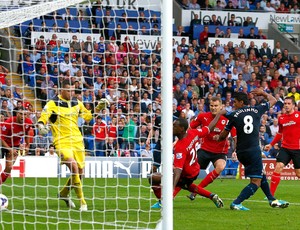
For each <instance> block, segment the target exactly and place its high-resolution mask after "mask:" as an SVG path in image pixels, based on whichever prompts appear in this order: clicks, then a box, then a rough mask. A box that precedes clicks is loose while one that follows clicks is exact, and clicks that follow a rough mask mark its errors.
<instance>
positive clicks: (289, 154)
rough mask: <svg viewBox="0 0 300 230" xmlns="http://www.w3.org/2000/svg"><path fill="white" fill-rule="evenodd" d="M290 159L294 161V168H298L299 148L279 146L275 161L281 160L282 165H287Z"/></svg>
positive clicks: (299, 164) (299, 166)
mask: <svg viewBox="0 0 300 230" xmlns="http://www.w3.org/2000/svg"><path fill="white" fill-rule="evenodd" d="M291 160H292V161H293V163H294V168H295V169H299V168H300V150H298V149H297V150H295V149H294V150H293V149H286V148H281V149H280V150H279V153H278V155H277V157H276V161H277V162H282V163H283V164H284V165H287V164H288V163H289V162H290V161H291Z"/></svg>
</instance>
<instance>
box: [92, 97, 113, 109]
mask: <svg viewBox="0 0 300 230" xmlns="http://www.w3.org/2000/svg"><path fill="white" fill-rule="evenodd" d="M109 105H110V103H109V101H108V100H107V99H106V98H101V99H100V100H99V103H98V105H97V106H96V107H95V112H96V113H99V112H101V111H102V110H103V109H105V108H106V107H108V106H109Z"/></svg>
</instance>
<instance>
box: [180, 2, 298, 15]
mask: <svg viewBox="0 0 300 230" xmlns="http://www.w3.org/2000/svg"><path fill="white" fill-rule="evenodd" d="M177 2H178V3H179V4H180V5H181V6H182V8H183V9H187V10H200V9H201V10H218V11H220V10H227V11H234V10H236V11H249V10H250V11H257V12H276V13H283V14H284V13H292V14H298V13H300V3H299V1H298V0H282V1H280V0H217V1H215V0H177Z"/></svg>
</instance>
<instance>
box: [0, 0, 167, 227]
mask: <svg viewBox="0 0 300 230" xmlns="http://www.w3.org/2000/svg"><path fill="white" fill-rule="evenodd" d="M107 2H109V5H108V4H107ZM107 2H103V3H101V1H84V2H83V1H79V0H78V1H74V0H72V1H68V0H64V1H60V0H53V1H33V0H32V1H25V0H23V1H21V0H20V1H1V3H0V9H1V10H0V15H1V17H0V18H1V19H0V28H1V29H0V46H1V47H0V51H1V53H0V54H1V57H0V64H1V66H0V81H1V88H0V90H1V109H0V110H1V111H0V117H1V130H2V134H1V135H2V139H4V140H6V143H8V146H9V148H8V147H7V146H6V147H7V148H5V146H3V143H2V146H3V147H2V155H6V158H3V159H2V160H1V165H0V166H1V168H0V171H2V174H1V179H0V181H1V183H2V184H1V188H0V193H2V194H4V195H6V196H7V198H8V200H9V206H8V210H7V211H5V212H4V211H2V212H1V213H0V218H1V226H2V228H3V229H6V228H10V227H13V228H14V229H21V228H24V229H28V228H29V229H31V228H32V229H40V228H45V229H71V228H72V229H73V228H80V229H110V228H114V229H131V228H132V229H137V228H142V229H145V228H154V227H155V226H156V223H157V222H158V220H159V219H160V211H159V210H154V209H151V208H150V207H151V205H152V204H153V203H154V202H155V198H154V195H153V193H152V191H151V189H150V186H149V183H148V175H149V173H150V170H151V167H152V157H153V150H154V147H155V144H156V143H157V142H158V141H159V131H158V130H156V129H155V128H154V125H155V120H156V118H157V117H159V116H160V108H161V96H160V91H161V89H160V88H161V87H160V74H161V73H160V68H161V60H160V28H161V20H160V14H161V9H160V7H161V5H160V1H158V0H156V1H128V2H127V1H123V2H122V3H121V1H107ZM125 2H126V3H125ZM79 3H81V4H79ZM120 4H122V5H120ZM64 80H68V81H69V83H70V88H71V94H72V97H73V98H76V99H74V100H76V101H77V100H78V101H79V102H78V103H79V104H80V103H82V105H83V107H84V109H83V108H81V107H80V106H79V105H77V104H76V105H74V104H72V103H71V104H68V103H67V104H66V105H65V107H64V106H63V105H60V104H56V106H57V107H60V106H61V107H60V109H58V110H57V111H56V113H57V114H58V117H59V116H60V113H62V111H63V109H62V107H63V108H68V109H69V108H75V107H76V109H75V110H74V111H73V112H72V113H78V112H79V110H80V112H82V111H85V112H86V110H85V109H87V110H90V111H91V114H92V119H91V121H85V120H84V119H83V118H84V116H85V115H82V114H84V112H82V114H80V116H79V117H78V120H76V123H77V126H76V127H77V131H78V129H79V131H80V133H81V135H82V136H83V142H84V147H85V156H86V158H85V168H84V170H83V172H84V173H83V175H82V177H81V180H80V181H81V183H82V190H83V194H84V198H85V201H86V203H87V207H88V211H85V212H82V211H80V210H79V208H81V207H82V204H83V203H82V197H81V195H80V192H77V190H78V188H80V186H79V185H78V184H76V183H77V182H78V180H77V179H75V178H74V177H73V175H75V174H76V173H74V171H72V173H71V171H70V169H69V168H68V167H67V166H66V165H65V164H63V165H61V164H60V163H61V161H60V157H61V158H63V157H62V155H64V154H65V153H66V154H67V153H68V151H69V150H70V149H73V147H74V146H77V145H78V141H74V136H76V135H77V133H76V132H77V131H76V132H74V133H72V134H73V135H74V136H72V135H71V136H70V137H68V138H69V143H71V145H70V146H71V147H70V148H69V147H64V148H58V146H59V143H60V142H59V140H63V139H64V138H65V137H64V136H58V137H57V135H56V137H55V131H54V130H53V127H54V126H55V124H56V125H57V127H58V129H61V130H63V131H62V133H63V132H64V130H66V132H68V131H67V130H69V129H71V126H72V124H71V123H69V124H68V123H67V125H66V124H61V125H60V122H62V120H61V118H58V120H55V121H53V120H51V119H52V118H53V116H51V117H50V118H49V121H48V124H49V125H50V127H51V128H50V129H51V131H50V132H49V133H47V134H46V135H41V131H40V129H39V128H38V125H37V123H38V121H41V119H42V120H43V116H44V115H43V114H45V111H47V108H49V104H47V103H49V102H50V101H56V100H57V97H58V95H60V94H62V91H61V90H64V89H65V88H64ZM101 98H106V99H107V100H108V101H109V102H110V103H109V106H106V107H104V108H101V110H100V111H99V110H98V109H97V108H96V107H97V105H98V102H99V100H100V99H101ZM58 103H59V102H58ZM45 105H47V106H46V107H45ZM72 106H74V107H72ZM19 108H21V110H22V108H23V109H24V110H22V112H20V111H21V110H18V109H19ZM43 108H44V109H43ZM77 109H78V111H77ZM23 112H24V113H23ZM48 112H49V111H48ZM52 112H53V111H51V113H52ZM53 113H54V112H53ZM41 114H42V118H41ZM18 116H19V117H21V118H22V119H21V118H18ZM64 116H70V117H71V116H73V115H72V114H71V112H70V114H64ZM13 117H14V118H13ZM14 119H15V120H14ZM20 119H21V120H20ZM55 122H57V123H55ZM18 123H21V124H18ZM31 123H32V125H31ZM44 125H46V124H44ZM15 126H18V127H19V128H20V130H19V131H20V132H17V131H16V129H18V128H15ZM150 132H151V133H152V134H153V135H149V133H150ZM61 135H63V134H61ZM55 138H56V139H55ZM79 142H80V141H79ZM10 147H12V148H10ZM4 149H6V150H4ZM5 151H7V152H5ZM70 151H71V150H70ZM61 152H64V154H61ZM9 153H15V154H17V155H18V157H16V158H13V159H15V161H14V160H13V162H11V161H8V159H10V158H7V154H9ZM63 160H66V159H65V158H63ZM11 163H13V166H12V169H11V172H10V170H9V172H10V174H6V173H4V172H7V169H8V166H7V165H9V164H11ZM6 177H7V179H6ZM68 178H71V180H70V185H68V186H67V188H68V189H69V190H70V193H69V198H70V199H71V200H72V202H74V204H75V205H76V207H75V208H69V207H67V205H66V204H68V205H70V200H67V199H64V200H62V199H59V198H58V196H59V195H60V196H62V195H61V194H62V193H64V192H62V189H63V188H64V186H65V184H66V181H67V179H68ZM78 183H79V182H78ZM78 194H79V195H78Z"/></svg>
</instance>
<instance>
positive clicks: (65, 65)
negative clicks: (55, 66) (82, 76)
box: [59, 61, 72, 73]
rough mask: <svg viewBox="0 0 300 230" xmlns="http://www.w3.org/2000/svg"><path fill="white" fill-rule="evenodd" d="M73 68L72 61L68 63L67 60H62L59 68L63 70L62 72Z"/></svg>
mask: <svg viewBox="0 0 300 230" xmlns="http://www.w3.org/2000/svg"><path fill="white" fill-rule="evenodd" d="M71 68H72V63H71V62H69V63H66V62H65V61H63V62H61V63H60V64H59V70H60V71H61V72H62V73H65V72H66V71H67V70H71Z"/></svg>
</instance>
